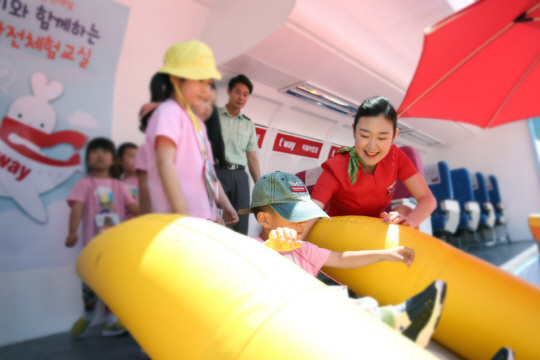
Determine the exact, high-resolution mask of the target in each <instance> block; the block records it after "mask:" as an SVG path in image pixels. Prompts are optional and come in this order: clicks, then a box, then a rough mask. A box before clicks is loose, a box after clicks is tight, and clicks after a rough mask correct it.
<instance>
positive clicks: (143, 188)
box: [137, 170, 152, 215]
mask: <svg viewBox="0 0 540 360" xmlns="http://www.w3.org/2000/svg"><path fill="white" fill-rule="evenodd" d="M137 179H138V182H139V215H145V214H150V213H151V212H152V203H151V202H150V191H149V189H148V172H146V171H141V170H139V171H138V172H137Z"/></svg>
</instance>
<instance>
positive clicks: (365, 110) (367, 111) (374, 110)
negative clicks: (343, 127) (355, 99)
mask: <svg viewBox="0 0 540 360" xmlns="http://www.w3.org/2000/svg"><path fill="white" fill-rule="evenodd" d="M379 115H384V117H385V118H386V119H387V120H389V121H391V122H392V125H393V127H394V135H395V134H396V128H397V112H396V109H394V107H393V106H392V104H390V101H389V100H388V99H387V98H385V97H382V96H374V97H371V98H369V99H366V100H364V102H363V103H362V104H360V106H359V107H358V111H357V112H356V116H355V117H354V130H355V131H356V124H358V120H359V119H360V118H361V117H362V116H379Z"/></svg>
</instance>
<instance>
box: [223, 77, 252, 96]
mask: <svg viewBox="0 0 540 360" xmlns="http://www.w3.org/2000/svg"><path fill="white" fill-rule="evenodd" d="M238 83H240V84H244V85H246V86H247V87H248V89H249V93H250V94H251V93H252V92H253V84H252V83H251V81H249V79H248V78H247V76H246V75H243V74H240V75H237V76H235V77H233V78H232V79H231V80H229V85H228V87H229V90H232V89H234V86H235V85H236V84H238Z"/></svg>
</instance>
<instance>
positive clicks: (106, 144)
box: [84, 137, 116, 175]
mask: <svg viewBox="0 0 540 360" xmlns="http://www.w3.org/2000/svg"><path fill="white" fill-rule="evenodd" d="M97 149H103V150H105V151H107V152H110V153H111V155H112V157H113V159H114V155H115V154H116V149H115V147H114V143H113V142H112V141H111V140H109V139H107V138H104V137H98V138H94V139H92V140H90V142H89V143H88V144H87V145H86V155H85V158H84V160H85V163H86V173H87V174H90V173H91V172H92V168H90V165H89V164H88V160H89V159H90V152H91V151H93V150H97ZM113 167H114V165H113V166H111V169H110V171H112V168H113ZM111 175H113V174H112V173H111Z"/></svg>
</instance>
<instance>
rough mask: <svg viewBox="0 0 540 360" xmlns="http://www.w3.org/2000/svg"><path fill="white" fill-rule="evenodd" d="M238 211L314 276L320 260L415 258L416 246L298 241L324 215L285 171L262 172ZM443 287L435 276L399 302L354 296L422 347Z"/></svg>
mask: <svg viewBox="0 0 540 360" xmlns="http://www.w3.org/2000/svg"><path fill="white" fill-rule="evenodd" d="M239 213H240V214H248V213H254V214H255V217H256V218H257V221H258V223H259V224H260V225H261V226H262V232H261V234H260V237H258V238H256V239H257V240H259V241H261V242H264V243H265V245H267V246H269V247H270V248H272V249H274V250H276V251H279V252H281V254H282V255H284V256H285V257H286V258H287V259H289V260H290V261H293V262H294V263H295V264H297V265H298V266H300V267H301V268H302V269H304V270H306V271H307V272H309V273H310V274H312V275H313V276H316V275H317V273H318V272H319V270H320V269H321V267H323V266H328V267H336V268H356V267H362V266H366V265H370V264H374V263H377V262H380V261H394V262H402V263H405V264H407V266H410V265H411V263H412V262H413V260H414V250H412V249H409V248H406V247H404V246H399V247H395V248H391V249H386V250H374V251H346V252H343V253H340V252H335V251H330V250H328V249H323V248H319V247H318V246H316V245H313V244H311V243H309V242H307V241H301V239H302V238H303V237H304V233H305V231H306V224H307V221H308V220H311V219H315V218H321V217H328V215H326V213H325V212H324V211H323V210H321V209H320V208H319V207H318V206H317V205H316V204H315V203H314V202H313V201H312V200H311V198H310V196H309V193H308V191H307V188H306V186H305V184H304V183H303V182H302V181H301V180H300V179H299V178H298V177H296V176H294V175H291V174H288V173H284V172H280V171H275V172H273V173H270V174H266V175H263V176H262V177H261V178H260V179H259V181H257V183H256V184H255V187H254V188H253V196H252V201H251V208H250V209H243V210H240V211H239ZM264 240H266V241H264ZM445 293H446V283H445V282H444V281H441V280H437V281H435V282H433V283H432V284H431V285H429V286H428V287H427V288H426V289H425V290H424V291H422V292H421V293H419V294H417V295H415V296H414V297H412V298H410V299H408V300H407V301H405V302H404V303H402V304H400V305H397V306H385V307H379V306H378V303H377V301H376V300H375V299H373V298H369V297H365V298H361V299H357V300H355V302H356V303H357V304H358V305H359V306H360V307H361V308H363V309H365V310H367V311H368V312H370V313H372V314H373V315H375V316H378V317H379V318H380V319H381V320H382V321H383V322H385V323H386V324H388V325H390V326H392V327H393V328H394V329H396V330H398V331H400V332H401V333H402V334H403V335H404V336H406V337H408V338H409V339H411V340H412V341H414V342H416V343H417V344H418V345H420V346H422V347H426V346H427V344H428V342H429V339H430V338H431V335H432V334H433V331H434V330H435V327H436V325H437V323H438V320H439V317H440V315H441V311H442V307H443V304H444V298H445Z"/></svg>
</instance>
